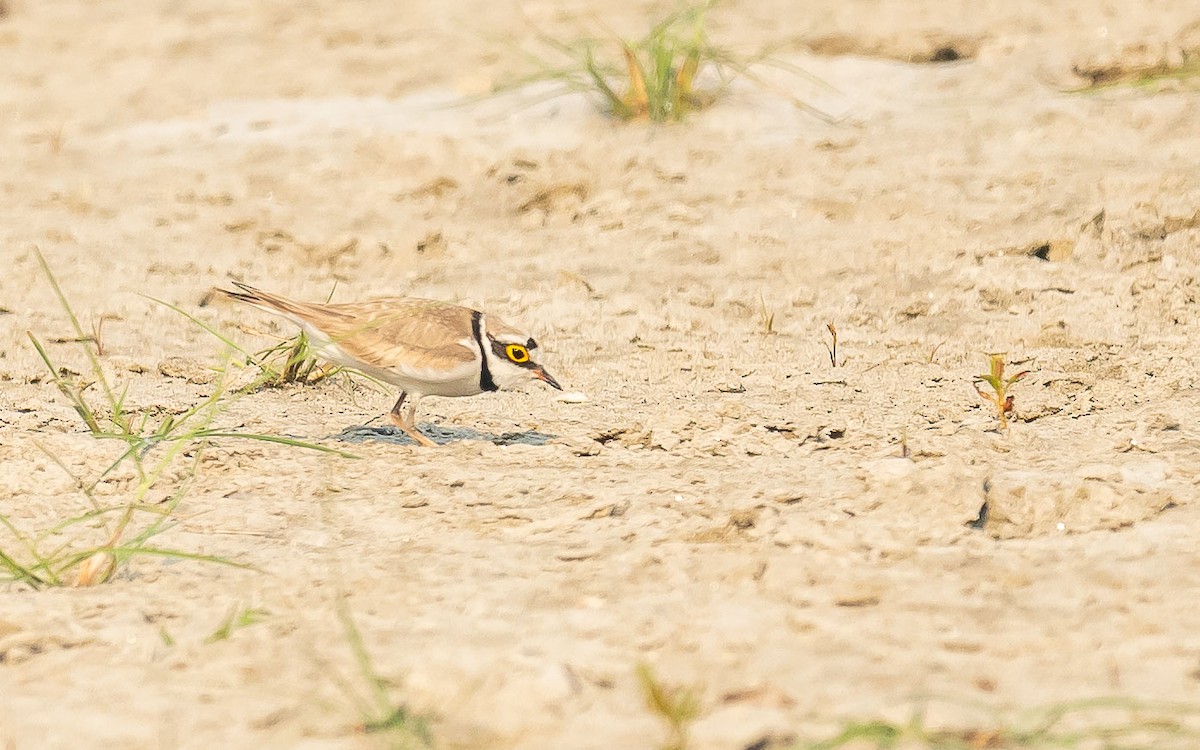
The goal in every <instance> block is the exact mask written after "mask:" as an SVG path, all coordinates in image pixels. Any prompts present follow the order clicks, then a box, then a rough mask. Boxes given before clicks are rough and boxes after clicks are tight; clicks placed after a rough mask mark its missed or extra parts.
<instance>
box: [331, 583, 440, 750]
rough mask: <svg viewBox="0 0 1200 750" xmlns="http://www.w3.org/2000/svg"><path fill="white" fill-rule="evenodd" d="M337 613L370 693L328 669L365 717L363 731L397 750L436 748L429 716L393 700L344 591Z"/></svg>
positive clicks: (360, 713)
mask: <svg viewBox="0 0 1200 750" xmlns="http://www.w3.org/2000/svg"><path fill="white" fill-rule="evenodd" d="M337 613H338V619H339V620H341V623H342V631H343V633H345V636H346V642H347V644H348V645H349V647H350V652H351V653H352V654H353V655H354V662H355V665H356V666H357V667H358V673H359V678H360V679H361V681H362V682H364V683H366V686H367V695H366V696H363V695H362V694H361V692H360V691H359V690H358V689H357V688H355V686H354V685H353V684H352V682H351V681H350V680H347V679H345V678H344V677H341V676H340V675H339V674H338V673H337V671H336V670H334V669H332V668H330V669H327V672H328V673H329V674H330V675H331V676H332V677H333V678H334V680H335V681H336V682H337V683H338V686H339V687H340V688H341V690H342V692H343V693H344V694H345V695H347V696H348V697H349V699H350V701H351V702H352V703H353V704H354V706H355V708H356V709H357V711H358V714H359V716H360V717H361V718H362V724H361V727H362V731H363V732H365V733H367V734H374V735H379V736H380V737H382V738H383V739H385V740H386V741H387V742H388V745H389V747H393V748H396V749H397V750H413V749H414V748H431V747H433V733H432V731H431V730H430V727H429V719H428V718H427V717H425V716H422V715H420V714H418V713H416V712H414V711H412V710H410V709H409V708H408V707H407V706H403V705H400V706H397V705H395V704H394V703H393V702H392V699H391V698H390V696H389V695H388V683H387V680H385V679H384V678H383V677H382V676H380V674H379V673H378V672H377V671H376V670H375V665H374V662H373V661H372V659H371V654H370V652H369V651H367V646H366V643H365V642H364V641H363V637H362V632H361V631H359V629H358V625H357V624H356V623H355V622H354V616H353V614H351V612H350V604H349V602H348V600H347V597H346V595H345V594H344V593H341V594H339V595H338V609H337Z"/></svg>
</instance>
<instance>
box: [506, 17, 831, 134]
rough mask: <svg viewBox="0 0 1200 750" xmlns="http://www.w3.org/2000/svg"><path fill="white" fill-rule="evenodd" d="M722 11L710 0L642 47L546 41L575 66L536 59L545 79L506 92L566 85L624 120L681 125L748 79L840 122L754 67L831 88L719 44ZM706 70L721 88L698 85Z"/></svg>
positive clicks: (668, 22)
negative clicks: (709, 26)
mask: <svg viewBox="0 0 1200 750" xmlns="http://www.w3.org/2000/svg"><path fill="white" fill-rule="evenodd" d="M716 4H717V2H716V0H708V2H703V3H698V4H695V5H689V6H686V7H684V8H682V9H680V10H678V11H676V12H674V13H671V14H669V15H667V16H666V17H664V18H662V19H661V20H660V21H659V22H658V23H656V24H654V26H652V27H651V29H650V30H649V32H647V33H646V35H645V36H643V37H642V38H640V39H637V40H634V41H625V40H620V39H617V38H616V36H615V35H612V34H610V35H609V37H608V38H605V39H594V38H585V39H580V40H576V41H573V42H562V41H559V40H557V39H553V38H551V37H549V36H547V35H545V34H542V35H541V36H540V39H541V41H542V42H543V43H545V44H546V45H548V46H549V47H550V48H552V49H554V50H556V51H557V53H559V54H560V55H561V56H563V57H565V58H566V59H567V62H566V63H565V64H563V65H554V64H551V63H547V62H544V61H543V60H541V59H539V58H537V57H534V56H531V57H532V58H533V62H534V64H536V65H537V67H538V68H539V69H540V70H539V72H538V73H535V74H533V75H531V76H529V77H527V78H525V79H523V80H521V81H518V82H517V83H516V84H514V85H513V86H511V87H506V88H516V87H517V86H521V85H525V84H528V83H534V82H538V81H553V82H556V83H558V84H561V85H562V87H563V89H564V91H574V92H583V93H587V94H589V95H592V96H593V97H595V98H596V99H597V100H598V101H599V103H600V106H601V109H602V110H603V111H604V113H605V114H608V115H610V116H612V117H615V118H617V119H620V120H649V121H651V122H676V121H679V120H682V119H684V118H685V117H686V116H687V115H688V113H690V112H694V111H696V110H700V109H704V108H705V107H708V106H709V105H711V104H712V103H713V102H715V101H716V100H717V99H718V98H719V97H720V95H721V93H722V92H723V91H724V90H725V89H726V88H727V87H728V86H729V84H730V83H731V82H732V81H733V80H734V79H735V78H737V77H739V76H740V77H742V78H745V79H747V80H750V81H752V82H754V83H755V84H757V85H759V86H761V87H763V88H767V89H772V90H774V91H776V92H777V93H780V94H781V95H782V96H784V97H785V98H787V99H789V100H790V101H792V102H793V103H794V104H795V105H796V106H798V107H801V108H803V109H805V110H807V111H809V112H812V113H813V114H816V115H818V116H820V117H822V118H824V119H832V118H830V117H829V116H828V115H827V114H826V113H824V112H822V111H821V110H819V109H817V108H815V107H813V106H811V105H809V104H807V103H806V102H804V101H803V100H800V99H798V98H796V97H794V96H792V95H790V94H788V93H786V92H783V91H779V90H778V89H777V88H776V87H774V86H772V85H771V84H770V83H768V82H767V81H766V80H765V79H763V78H761V77H760V76H758V75H757V74H756V73H755V72H754V71H753V70H752V68H753V67H754V66H755V65H764V66H771V67H775V68H779V69H783V70H786V71H788V72H789V73H791V74H793V75H798V76H801V77H803V78H805V79H807V80H808V81H810V82H813V83H816V84H818V85H820V86H822V87H823V88H826V89H830V88H831V87H830V86H829V85H828V84H826V83H825V82H824V81H821V80H820V79H818V78H816V77H814V76H812V75H810V74H808V73H806V72H805V71H803V70H800V69H798V68H795V67H793V66H790V65H787V64H784V63H782V62H780V61H778V60H775V59H773V58H771V57H770V56H769V55H767V54H761V55H757V56H753V57H750V58H743V57H740V56H738V55H735V54H733V53H731V52H729V51H727V50H725V49H722V48H721V47H717V46H715V45H714V44H712V42H710V41H709V39H708V34H707V31H706V25H705V18H706V14H707V13H708V11H709V10H710V9H711V8H712V7H713V6H714V5H716ZM605 47H608V48H612V47H615V48H616V49H617V50H619V56H616V57H609V58H608V59H605V60H601V59H600V56H599V55H598V52H599V51H601V50H602V49H603V48H605ZM706 69H712V70H713V71H714V72H715V73H716V76H717V81H716V82H715V84H713V85H711V86H707V87H702V86H700V85H699V83H698V82H699V81H700V78H701V73H702V72H704V71H705V70H706Z"/></svg>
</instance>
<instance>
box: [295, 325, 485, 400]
mask: <svg viewBox="0 0 1200 750" xmlns="http://www.w3.org/2000/svg"><path fill="white" fill-rule="evenodd" d="M301 324H302V325H303V327H304V332H305V333H306V334H307V335H308V338H309V340H310V341H311V342H312V346H313V350H314V351H315V352H316V353H317V354H318V356H320V357H321V358H322V359H327V360H329V361H330V362H333V363H334V364H336V365H341V366H342V367H347V368H349V369H351V370H358V371H359V372H361V373H363V374H365V375H370V376H371V377H373V378H375V379H376V380H380V381H382V382H384V383H388V384H389V385H394V386H396V387H397V388H399V389H400V390H402V391H404V392H405V393H407V394H409V395H410V396H413V397H420V396H475V395H478V394H480V393H483V390H482V389H480V387H479V364H478V363H477V362H476V363H471V362H467V363H463V364H461V365H459V366H458V367H455V368H454V369H453V370H441V369H436V370H435V369H423V368H419V367H402V366H400V367H375V366H373V365H368V364H365V363H363V362H360V361H358V360H357V359H355V358H354V357H352V356H350V355H349V354H347V353H346V352H344V351H343V350H342V348H341V347H340V346H338V345H337V344H335V343H334V342H333V341H332V340H331V339H330V338H329V337H328V336H326V335H325V334H323V333H321V332H320V331H318V330H316V329H315V328H313V327H312V326H310V325H306V324H303V323H301Z"/></svg>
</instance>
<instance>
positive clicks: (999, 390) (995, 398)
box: [971, 354, 1030, 429]
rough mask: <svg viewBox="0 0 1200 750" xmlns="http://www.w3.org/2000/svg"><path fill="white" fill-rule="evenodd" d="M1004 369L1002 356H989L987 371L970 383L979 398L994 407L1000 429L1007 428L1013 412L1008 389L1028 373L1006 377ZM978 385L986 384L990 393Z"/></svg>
mask: <svg viewBox="0 0 1200 750" xmlns="http://www.w3.org/2000/svg"><path fill="white" fill-rule="evenodd" d="M1004 369H1005V365H1004V355H1003V354H989V355H988V371H987V372H986V373H984V374H983V375H976V376H975V379H974V380H973V381H972V383H971V385H973V386H974V387H975V392H976V393H978V394H979V397H980V398H982V399H983V400H984V401H987V402H989V403H991V404H993V405H994V406H995V407H996V416H997V417H999V419H1000V428H1001V429H1004V428H1006V427H1008V415H1009V414H1010V413H1011V412H1012V410H1013V397H1012V394H1011V393H1009V392H1008V391H1009V389H1011V388H1012V386H1013V385H1015V384H1016V383H1018V382H1020V381H1021V380H1022V379H1023V378H1025V376H1026V375H1028V374H1029V373H1030V371H1029V370H1022V371H1021V372H1018V373H1017V374H1016V375H1009V376H1007V377H1006V376H1005V375H1004ZM980 383H985V384H987V386H988V387H989V388H991V392H985V391H984V390H983V389H982V388H980V387H979V384H980Z"/></svg>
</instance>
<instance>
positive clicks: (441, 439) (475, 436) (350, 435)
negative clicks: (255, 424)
mask: <svg viewBox="0 0 1200 750" xmlns="http://www.w3.org/2000/svg"><path fill="white" fill-rule="evenodd" d="M418 429H420V430H421V432H422V433H424V435H425V437H427V438H429V439H430V440H432V441H433V442H435V443H437V444H438V445H446V444H447V443H457V442H459V441H461V440H483V441H486V442H489V443H495V444H496V445H545V444H547V443H549V442H550V441H551V440H553V439H554V437H555V436H554V435H548V434H546V433H544V432H538V431H536V430H526V431H525V432H506V433H504V434H503V435H494V434H492V433H490V432H480V431H479V430H472V429H471V428H470V427H445V426H442V425H437V424H429V423H425V424H422V425H419V426H418ZM333 438H334V439H336V440H341V441H342V442H345V443H365V442H367V441H368V440H375V441H378V442H381V443H395V444H396V445H416V444H417V441H415V440H413V439H412V438H410V437H409V436H408V435H405V434H404V433H403V432H401V431H400V430H399V429H397V428H395V427H391V426H386V427H370V426H367V425H358V426H355V427H347V428H346V429H344V430H342V431H341V432H340V433H338V434H337V435H334V436H333Z"/></svg>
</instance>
